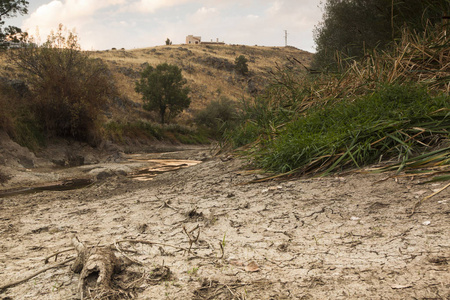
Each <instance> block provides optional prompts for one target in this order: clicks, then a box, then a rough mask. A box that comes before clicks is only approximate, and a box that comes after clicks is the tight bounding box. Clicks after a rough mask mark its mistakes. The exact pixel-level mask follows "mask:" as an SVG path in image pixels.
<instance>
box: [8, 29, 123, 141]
mask: <svg viewBox="0 0 450 300" xmlns="http://www.w3.org/2000/svg"><path fill="white" fill-rule="evenodd" d="M11 58H12V60H13V61H14V62H15V63H16V64H17V65H18V66H19V67H20V68H21V69H22V70H24V71H25V72H26V74H27V75H28V80H29V82H30V85H31V89H32V92H33V98H34V101H33V106H34V110H35V113H36V116H37V118H38V119H39V120H40V122H41V124H42V125H43V127H44V128H45V130H46V131H47V133H48V134H50V135H56V136H61V137H74V138H76V139H78V140H82V141H88V142H93V141H94V139H95V138H96V135H97V130H98V128H97V119H98V116H99V112H100V110H101V108H102V107H103V105H104V104H105V102H106V100H107V98H108V97H110V96H112V94H113V93H114V92H115V91H114V85H113V83H112V82H111V81H110V79H109V75H110V72H109V70H108V69H107V67H106V66H105V64H104V63H103V62H102V61H101V60H97V59H91V58H89V57H88V55H87V54H86V53H83V52H82V51H81V50H80V47H79V45H78V38H77V36H76V35H75V34H74V33H72V32H67V31H66V30H65V29H64V28H63V27H62V25H60V27H59V29H58V31H57V32H56V33H52V34H51V35H50V36H49V38H48V40H47V42H46V43H44V44H43V45H42V46H40V47H37V46H34V45H33V44H31V45H30V46H29V47H26V48H21V49H17V50H14V51H11Z"/></svg>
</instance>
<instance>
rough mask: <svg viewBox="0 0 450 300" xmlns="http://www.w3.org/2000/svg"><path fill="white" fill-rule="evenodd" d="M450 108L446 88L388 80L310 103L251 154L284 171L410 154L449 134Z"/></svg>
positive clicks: (333, 167) (316, 170) (329, 167)
mask: <svg viewBox="0 0 450 300" xmlns="http://www.w3.org/2000/svg"><path fill="white" fill-rule="evenodd" d="M449 110H450V102H449V99H448V96H445V95H443V94H441V95H438V96H431V95H430V94H429V93H428V92H427V91H426V90H425V89H424V88H421V87H420V86H418V85H412V84H411V85H386V86H383V87H380V88H379V89H377V90H376V91H375V92H374V93H372V94H369V95H366V96H364V97H361V98H357V99H355V100H353V101H339V102H335V103H328V104H327V105H325V107H323V108H317V107H316V108H313V109H311V110H310V111H309V112H308V114H307V115H305V116H301V117H298V118H297V119H296V120H294V121H292V122H289V123H287V124H286V126H284V127H283V128H282V129H280V130H278V131H277V132H276V133H275V134H274V135H272V138H266V139H262V140H261V141H259V143H258V146H257V147H256V148H253V149H252V154H251V155H252V157H253V158H254V161H255V164H256V165H258V166H260V167H263V168H265V169H268V170H271V171H275V172H281V173H285V172H292V171H295V172H300V173H315V174H317V173H321V174H326V173H328V172H330V171H333V170H337V169H343V168H348V167H361V166H365V165H368V164H371V163H374V162H376V161H378V160H379V159H380V157H383V158H384V159H387V158H395V159H399V160H406V159H407V158H408V157H410V156H411V155H415V154H418V153H420V152H421V151H423V150H426V149H428V148H430V147H432V146H433V144H436V142H437V140H436V134H438V135H439V136H440V137H442V138H447V137H448V131H449V130H450V113H449ZM432 136H433V138H432ZM431 139H433V140H431Z"/></svg>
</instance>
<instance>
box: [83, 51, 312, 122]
mask: <svg viewBox="0 0 450 300" xmlns="http://www.w3.org/2000/svg"><path fill="white" fill-rule="evenodd" d="M239 55H244V56H246V57H247V58H248V59H249V63H248V66H249V70H250V76H249V77H242V76H240V75H238V74H236V73H235V72H234V70H232V69H230V68H228V69H227V68H221V67H220V66H217V65H212V64H209V63H208V62H210V61H211V60H212V61H214V60H217V61H221V60H222V61H223V60H227V61H228V62H229V63H230V64H234V60H235V58H236V57H238V56H239ZM312 55H313V54H311V53H309V52H306V51H302V50H298V49H295V48H292V47H287V48H284V47H258V46H242V45H221V46H219V45H170V46H157V47H153V48H144V49H134V50H108V51H97V52H92V53H91V56H92V57H96V58H100V59H102V60H104V61H106V62H107V64H108V65H109V67H110V69H111V71H112V75H113V77H114V79H115V81H116V84H117V87H118V89H119V91H120V93H122V95H124V96H125V97H126V98H128V99H130V100H132V101H133V102H136V103H142V100H141V97H140V95H139V94H137V93H136V92H135V91H134V83H135V81H136V80H137V78H138V76H139V74H137V73H136V72H137V71H141V70H142V69H143V66H144V65H145V64H146V63H148V64H150V65H157V64H160V63H165V62H167V63H169V64H175V65H178V66H179V67H181V68H182V69H183V76H185V78H186V79H187V80H188V85H189V86H190V88H191V89H192V92H191V95H190V96H191V98H192V102H191V107H190V108H189V109H188V110H187V111H186V112H185V113H184V114H182V115H181V118H182V119H184V120H186V119H190V118H191V117H192V115H193V113H194V112H195V111H198V110H200V109H203V108H204V107H206V105H207V104H208V103H210V102H211V101H212V100H214V99H218V98H219V97H220V96H225V97H228V98H230V99H232V100H240V99H242V98H249V97H252V94H251V93H250V92H249V88H248V87H249V80H251V81H252V82H251V83H250V84H251V85H253V86H254V87H255V88H256V89H257V90H259V91H261V90H263V89H264V88H265V86H266V85H267V83H268V82H269V79H270V76H271V75H270V74H269V71H270V70H275V69H276V68H277V66H283V65H285V64H287V63H289V61H288V58H292V57H295V58H296V59H297V60H300V61H302V62H303V63H304V64H305V65H307V66H309V65H310V62H311V59H312ZM127 72H128V73H127ZM124 73H125V74H124Z"/></svg>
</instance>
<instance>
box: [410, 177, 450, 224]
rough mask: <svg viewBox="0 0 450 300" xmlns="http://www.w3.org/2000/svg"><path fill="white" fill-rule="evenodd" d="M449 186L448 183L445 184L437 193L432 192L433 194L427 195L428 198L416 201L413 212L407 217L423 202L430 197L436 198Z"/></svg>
mask: <svg viewBox="0 0 450 300" xmlns="http://www.w3.org/2000/svg"><path fill="white" fill-rule="evenodd" d="M449 186H450V183H449V184H447V185H446V186H444V187H443V188H442V189H440V190H439V191H437V192H434V193H433V194H431V195H428V196H426V197H425V198H423V199H421V200H419V201H417V202H416V203H415V204H414V207H413V210H412V212H411V214H410V215H409V217H412V216H413V215H414V214H415V213H416V209H417V208H418V207H419V206H420V205H422V203H423V202H424V201H425V200H428V199H430V198H431V197H433V196H436V195H437V194H439V193H440V192H442V191H443V190H445V189H446V188H448V187H449Z"/></svg>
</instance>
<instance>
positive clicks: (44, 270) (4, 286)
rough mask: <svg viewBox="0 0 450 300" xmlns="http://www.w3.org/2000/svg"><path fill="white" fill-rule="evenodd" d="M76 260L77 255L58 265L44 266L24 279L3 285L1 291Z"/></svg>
mask: <svg viewBox="0 0 450 300" xmlns="http://www.w3.org/2000/svg"><path fill="white" fill-rule="evenodd" d="M74 260H75V257H72V258H68V259H66V260H65V261H63V262H60V263H59V264H56V265H53V266H48V267H45V268H43V269H41V270H39V271H36V272H34V273H33V274H31V275H29V276H27V277H25V278H23V279H20V280H17V281H14V282H11V283H7V284H5V285H2V286H0V291H2V290H4V289H7V288H10V287H13V286H16V285H18V284H21V283H24V282H26V281H28V280H30V279H31V278H33V277H36V276H37V275H39V274H41V273H44V272H46V271H48V270H51V269H56V268H59V267H63V266H65V265H66V264H67V263H69V262H71V261H74Z"/></svg>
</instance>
